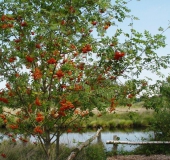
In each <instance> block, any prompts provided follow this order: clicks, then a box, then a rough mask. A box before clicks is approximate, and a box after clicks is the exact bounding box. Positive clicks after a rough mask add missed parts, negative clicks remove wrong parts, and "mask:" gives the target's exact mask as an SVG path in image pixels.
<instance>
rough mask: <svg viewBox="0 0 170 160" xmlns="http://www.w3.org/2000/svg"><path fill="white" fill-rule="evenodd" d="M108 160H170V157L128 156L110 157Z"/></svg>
mask: <svg viewBox="0 0 170 160" xmlns="http://www.w3.org/2000/svg"><path fill="white" fill-rule="evenodd" d="M107 160H170V155H151V156H145V155H126V156H120V155H119V156H117V157H116V156H114V157H108V158H107Z"/></svg>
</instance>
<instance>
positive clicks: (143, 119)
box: [82, 102, 153, 129]
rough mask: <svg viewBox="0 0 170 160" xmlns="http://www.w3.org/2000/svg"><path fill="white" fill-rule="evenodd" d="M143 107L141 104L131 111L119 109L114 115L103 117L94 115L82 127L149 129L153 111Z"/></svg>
mask: <svg viewBox="0 0 170 160" xmlns="http://www.w3.org/2000/svg"><path fill="white" fill-rule="evenodd" d="M141 105H142V103H141V102H140V103H137V104H135V105H134V106H132V109H130V110H129V109H128V108H127V107H126V108H125V107H124V108H123V107H117V108H116V111H115V112H114V113H102V116H101V117H98V116H97V115H94V116H93V117H90V118H89V120H87V121H86V122H84V123H82V125H86V126H87V127H88V128H94V127H103V128H109V129H113V128H121V129H123V128H138V127H148V126H149V125H150V124H151V123H152V120H153V111H151V110H146V109H145V108H142V107H141Z"/></svg>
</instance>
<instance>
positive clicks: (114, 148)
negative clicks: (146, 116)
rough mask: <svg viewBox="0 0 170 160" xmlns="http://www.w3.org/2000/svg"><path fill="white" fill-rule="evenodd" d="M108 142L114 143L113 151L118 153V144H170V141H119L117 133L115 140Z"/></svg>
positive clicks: (107, 142) (108, 142)
mask: <svg viewBox="0 0 170 160" xmlns="http://www.w3.org/2000/svg"><path fill="white" fill-rule="evenodd" d="M106 144H113V151H114V152H115V154H116V153H117V147H118V144H129V145H146V144H170V141H141V142H139V141H137V142H134V141H119V140H118V137H117V135H114V136H113V140H108V141H106Z"/></svg>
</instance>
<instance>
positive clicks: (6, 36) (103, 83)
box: [0, 0, 169, 159]
mask: <svg viewBox="0 0 170 160" xmlns="http://www.w3.org/2000/svg"><path fill="white" fill-rule="evenodd" d="M126 4H127V2H125V1H123V0H115V1H110V0H105V1H100V0H60V1H51V0H46V1H39V0H29V1H28V0H13V1H7V2H5V1H3V2H2V1H1V2H0V7H1V9H0V17H1V19H0V28H1V29H0V33H1V34H0V47H1V51H0V78H1V81H2V82H5V85H4V86H2V89H1V92H0V105H1V109H0V110H1V112H2V114H1V118H2V119H3V121H4V123H5V124H6V126H7V128H8V129H10V130H12V131H13V132H16V133H19V132H21V133H27V134H30V135H34V136H36V137H37V138H38V139H39V141H40V143H41V145H42V147H43V149H44V152H45V153H46V159H50V158H52V157H51V154H50V148H51V146H52V144H53V143H54V142H53V140H54V139H55V141H56V146H57V147H56V154H57V156H58V155H59V137H60V135H61V134H62V133H63V132H71V131H72V130H74V129H77V130H79V129H80V128H79V127H80V126H78V125H77V124H76V122H77V120H79V121H80V120H84V119H86V118H88V117H89V116H92V110H93V109H94V108H97V109H98V110H99V111H104V110H105V109H106V108H109V111H110V112H112V111H113V110H114V109H115V107H116V106H117V105H118V104H119V102H122V100H123V101H124V102H123V104H126V101H125V100H127V99H128V103H127V104H130V103H131V99H133V98H135V95H136V94H138V93H139V92H140V91H141V90H142V87H144V86H145V85H146V83H144V80H139V81H137V80H132V81H131V82H127V84H126V85H123V84H120V83H119V77H121V78H125V79H128V78H129V74H133V75H134V76H138V75H140V73H141V72H142V70H143V69H148V70H151V71H153V72H154V71H155V72H156V71H157V70H158V69H159V68H160V67H161V66H162V67H166V63H167V62H168V60H169V59H168V58H169V57H159V56H158V55H157V54H156V49H158V48H160V47H165V42H164V40H165V37H164V36H163V35H162V34H161V33H160V34H157V35H151V34H150V33H149V32H148V31H145V32H144V33H139V32H137V31H136V30H135V29H131V30H130V32H129V33H124V31H123V30H121V29H119V28H118V27H117V24H118V23H123V21H124V19H125V18H128V16H127V14H128V13H129V12H130V10H129V9H128V8H127V7H126ZM131 18H134V17H131ZM134 19H135V18H134ZM109 28H113V31H112V32H113V35H112V36H107V30H108V29H109ZM96 35H97V36H96ZM122 36H124V41H123V42H122V39H121V38H120V37H122ZM138 86H140V87H141V89H140V90H137V89H138ZM127 104H126V105H127ZM4 106H6V107H8V108H11V109H19V110H20V111H19V112H17V114H11V115H10V116H7V115H5V114H4V112H3V109H2V108H3V107H4ZM11 117H12V118H11ZM11 119H12V120H11Z"/></svg>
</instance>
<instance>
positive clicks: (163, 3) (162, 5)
mask: <svg viewBox="0 0 170 160" xmlns="http://www.w3.org/2000/svg"><path fill="white" fill-rule="evenodd" d="M127 1H129V2H128V4H127V6H128V8H129V9H130V10H131V13H130V15H134V16H135V17H138V18H139V20H137V21H134V22H133V28H134V29H135V30H137V31H138V32H143V31H144V30H148V31H149V32H150V33H151V34H157V33H160V32H159V31H158V28H159V27H162V28H164V29H166V28H167V27H168V26H170V0H140V1H137V0H131V1H130V0H127ZM129 23H130V19H129V20H126V21H125V22H123V23H122V24H120V27H121V28H122V29H123V30H124V31H126V30H127V31H128V29H129V28H128V27H127V24H129ZM110 33H111V30H108V35H109V34H110ZM163 35H165V36H166V37H167V38H166V44H167V46H166V47H165V48H161V49H159V50H157V51H156V52H157V53H158V55H159V56H163V55H167V54H170V28H169V29H168V30H167V31H166V32H165V33H164V34H163ZM161 72H162V73H163V74H164V75H165V78H166V77H167V76H168V75H169V73H170V71H169V69H161ZM146 76H147V77H150V78H152V79H153V81H152V82H151V83H155V82H156V80H164V79H165V78H160V77H158V76H156V74H153V73H151V72H148V71H143V73H142V74H141V75H140V78H145V77H146Z"/></svg>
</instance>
